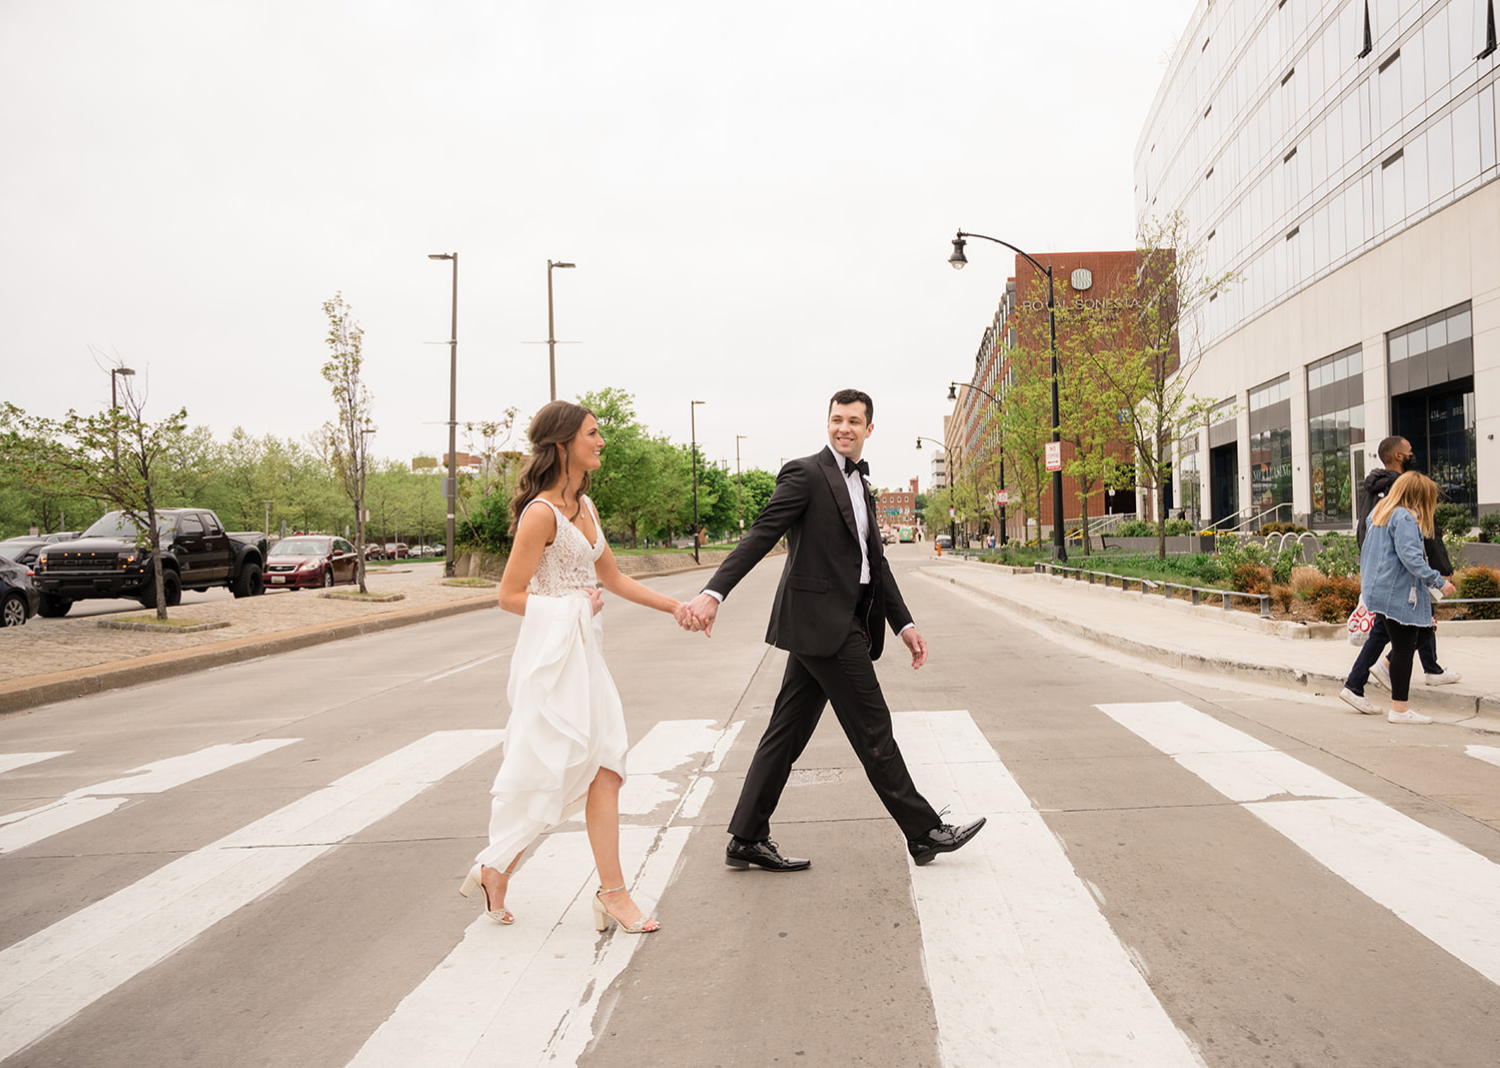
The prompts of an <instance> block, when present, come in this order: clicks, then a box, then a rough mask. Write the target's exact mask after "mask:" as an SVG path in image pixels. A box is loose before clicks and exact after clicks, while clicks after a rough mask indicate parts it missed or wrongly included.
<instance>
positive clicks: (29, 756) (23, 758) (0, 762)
mask: <svg viewBox="0 0 1500 1068" xmlns="http://www.w3.org/2000/svg"><path fill="white" fill-rule="evenodd" d="M71 752H73V750H71V749H59V750H58V751H56V752H54V753H0V775H4V774H5V773H6V772H7V771H15V770H16V769H17V768H24V767H26V766H27V765H29V764H39V763H41V762H42V761H43V760H51V759H52V758H53V757H60V756H67V755H68V754H69V753H71Z"/></svg>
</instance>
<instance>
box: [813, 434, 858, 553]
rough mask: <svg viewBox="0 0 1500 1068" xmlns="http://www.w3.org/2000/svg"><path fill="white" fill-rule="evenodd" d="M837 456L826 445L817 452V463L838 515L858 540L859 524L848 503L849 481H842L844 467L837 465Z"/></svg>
mask: <svg viewBox="0 0 1500 1068" xmlns="http://www.w3.org/2000/svg"><path fill="white" fill-rule="evenodd" d="M838 459H839V458H838V456H837V455H835V453H834V451H833V450H832V449H830V448H828V446H826V445H825V446H824V447H823V451H822V452H821V453H819V454H818V464H819V466H820V467H821V468H822V469H823V477H824V478H825V479H826V480H827V481H828V488H829V489H830V490H832V491H833V501H834V503H835V504H837V505H838V508H839V515H841V516H843V517H844V525H845V526H846V527H848V528H849V533H850V535H852V536H853V538H854V540H855V541H856V542H857V541H859V524H858V523H857V522H856V521H855V519H854V506H853V505H852V504H850V503H849V483H847V482H845V481H844V469H843V468H842V467H841V466H840V465H839V462H838Z"/></svg>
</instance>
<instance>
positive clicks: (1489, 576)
mask: <svg viewBox="0 0 1500 1068" xmlns="http://www.w3.org/2000/svg"><path fill="white" fill-rule="evenodd" d="M1455 578H1456V581H1455V582H1454V583H1453V585H1454V586H1456V587H1457V588H1458V595H1459V597H1461V598H1471V597H1500V571H1496V570H1495V569H1494V568H1493V567H1483V566H1481V567H1471V568H1469V569H1468V570H1466V571H1463V572H1461V573H1459V574H1458V575H1457V576H1455ZM1463 607H1464V611H1465V614H1466V615H1467V616H1468V617H1469V618H1470V619H1500V604H1466V605H1464V606H1463Z"/></svg>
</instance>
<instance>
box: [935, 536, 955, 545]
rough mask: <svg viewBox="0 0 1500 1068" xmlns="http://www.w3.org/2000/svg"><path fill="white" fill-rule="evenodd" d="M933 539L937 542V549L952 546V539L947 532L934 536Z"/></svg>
mask: <svg viewBox="0 0 1500 1068" xmlns="http://www.w3.org/2000/svg"><path fill="white" fill-rule="evenodd" d="M933 541H935V542H936V543H937V547H938V548H939V549H951V548H953V539H952V538H951V537H949V536H948V535H947V534H939V535H938V536H937V537H936V538H934V539H933Z"/></svg>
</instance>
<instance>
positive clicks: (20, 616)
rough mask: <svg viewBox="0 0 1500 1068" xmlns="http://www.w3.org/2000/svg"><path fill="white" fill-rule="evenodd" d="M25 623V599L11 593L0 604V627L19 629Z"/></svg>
mask: <svg viewBox="0 0 1500 1068" xmlns="http://www.w3.org/2000/svg"><path fill="white" fill-rule="evenodd" d="M25 622H26V598H24V597H22V596H21V595H20V594H19V593H13V594H11V595H10V596H9V597H7V598H6V599H5V601H4V603H0V627H19V626H20V625H21V624H23V623H25Z"/></svg>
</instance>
